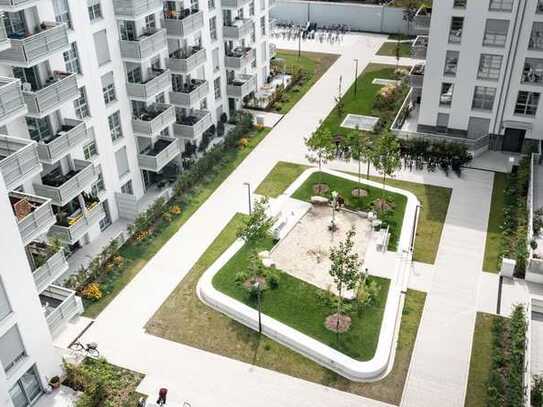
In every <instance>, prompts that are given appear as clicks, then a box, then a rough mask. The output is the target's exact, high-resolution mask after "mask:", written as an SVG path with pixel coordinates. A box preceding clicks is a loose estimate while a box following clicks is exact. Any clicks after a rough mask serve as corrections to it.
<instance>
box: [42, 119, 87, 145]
mask: <svg viewBox="0 0 543 407" xmlns="http://www.w3.org/2000/svg"><path fill="white" fill-rule="evenodd" d="M79 124H80V123H77V124H74V125H69V124H62V125H61V126H60V128H59V129H58V130H57V131H56V132H54V133H53V132H47V133H45V134H43V133H41V132H40V133H39V134H37V135H34V134H32V136H33V137H32V140H34V141H37V142H38V143H44V144H49V143H51V142H52V141H54V140H56V139H57V138H59V137H62V136H64V135H66V133H67V132H68V131H70V130H72V129H74V128H75V127H76V126H78V125H79Z"/></svg>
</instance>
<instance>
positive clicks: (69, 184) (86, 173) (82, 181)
mask: <svg viewBox="0 0 543 407" xmlns="http://www.w3.org/2000/svg"><path fill="white" fill-rule="evenodd" d="M73 162H74V164H73V167H72V169H70V170H69V171H68V172H67V173H65V174H63V173H62V170H61V168H60V167H57V168H55V169H54V170H53V171H51V172H49V173H48V174H46V175H44V176H42V182H43V184H34V191H35V192H36V194H38V195H40V196H44V197H47V198H50V199H51V200H52V201H53V203H54V204H55V205H58V206H64V205H66V204H67V203H68V202H70V201H71V200H72V199H74V198H75V197H76V196H78V195H79V194H80V193H81V192H83V191H84V190H86V189H88V188H90V186H91V185H92V183H93V182H95V181H96V177H97V173H96V168H94V165H93V164H92V162H90V161H84V160H73Z"/></svg>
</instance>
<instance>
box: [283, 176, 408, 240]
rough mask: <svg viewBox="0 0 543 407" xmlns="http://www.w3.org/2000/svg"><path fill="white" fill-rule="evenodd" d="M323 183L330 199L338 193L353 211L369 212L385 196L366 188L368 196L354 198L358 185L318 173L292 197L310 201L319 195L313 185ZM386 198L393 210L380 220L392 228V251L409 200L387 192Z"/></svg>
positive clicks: (378, 191)
mask: <svg viewBox="0 0 543 407" xmlns="http://www.w3.org/2000/svg"><path fill="white" fill-rule="evenodd" d="M321 182H322V183H325V184H327V185H328V186H329V187H330V191H329V192H328V193H327V194H325V195H326V196H327V197H330V192H331V191H337V192H339V193H340V194H341V196H342V197H343V198H344V199H345V206H347V207H349V208H353V209H359V210H363V211H369V210H371V209H372V204H373V202H374V201H375V200H376V199H380V198H381V197H382V196H383V190H382V189H380V188H374V187H369V186H364V189H365V190H366V191H368V196H367V197H364V198H362V199H359V198H355V197H353V196H352V194H351V192H352V190H353V189H355V188H357V187H358V183H356V182H353V181H349V180H346V179H344V178H339V177H336V176H333V175H329V174H326V173H319V172H316V173H313V174H311V176H310V177H309V178H308V179H307V181H306V182H304V183H303V184H302V185H301V186H300V188H298V190H297V191H296V192H295V193H294V194H293V195H292V197H293V198H295V199H300V200H302V201H310V200H311V197H312V196H314V195H317V194H315V193H314V192H313V185H314V184H317V183H321ZM385 196H386V200H387V201H388V202H390V203H391V204H392V210H390V211H386V212H385V213H384V214H383V215H379V219H381V220H382V221H383V222H385V223H386V224H387V225H389V226H390V230H389V231H390V241H389V244H388V248H389V249H390V250H396V247H397V245H398V239H399V238H400V232H401V230H402V222H403V215H404V211H405V205H406V203H407V198H406V197H405V196H403V195H399V194H394V193H390V192H386V194H385Z"/></svg>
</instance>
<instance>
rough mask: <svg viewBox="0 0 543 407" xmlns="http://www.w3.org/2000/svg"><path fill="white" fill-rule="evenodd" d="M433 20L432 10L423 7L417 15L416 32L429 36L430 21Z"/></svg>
mask: <svg viewBox="0 0 543 407" xmlns="http://www.w3.org/2000/svg"><path fill="white" fill-rule="evenodd" d="M431 19H432V9H431V8H430V7H426V6H422V7H421V8H419V9H418V10H417V13H416V14H415V30H416V31H417V33H418V34H421V35H428V32H429V31H430V21H431Z"/></svg>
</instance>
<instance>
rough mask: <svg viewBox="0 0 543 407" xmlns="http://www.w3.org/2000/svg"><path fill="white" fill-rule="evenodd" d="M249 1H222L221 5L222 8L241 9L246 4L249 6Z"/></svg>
mask: <svg viewBox="0 0 543 407" xmlns="http://www.w3.org/2000/svg"><path fill="white" fill-rule="evenodd" d="M250 2H251V0H222V1H221V5H222V8H233V9H236V10H237V9H238V8H241V7H243V6H245V5H247V4H249V3H250Z"/></svg>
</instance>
